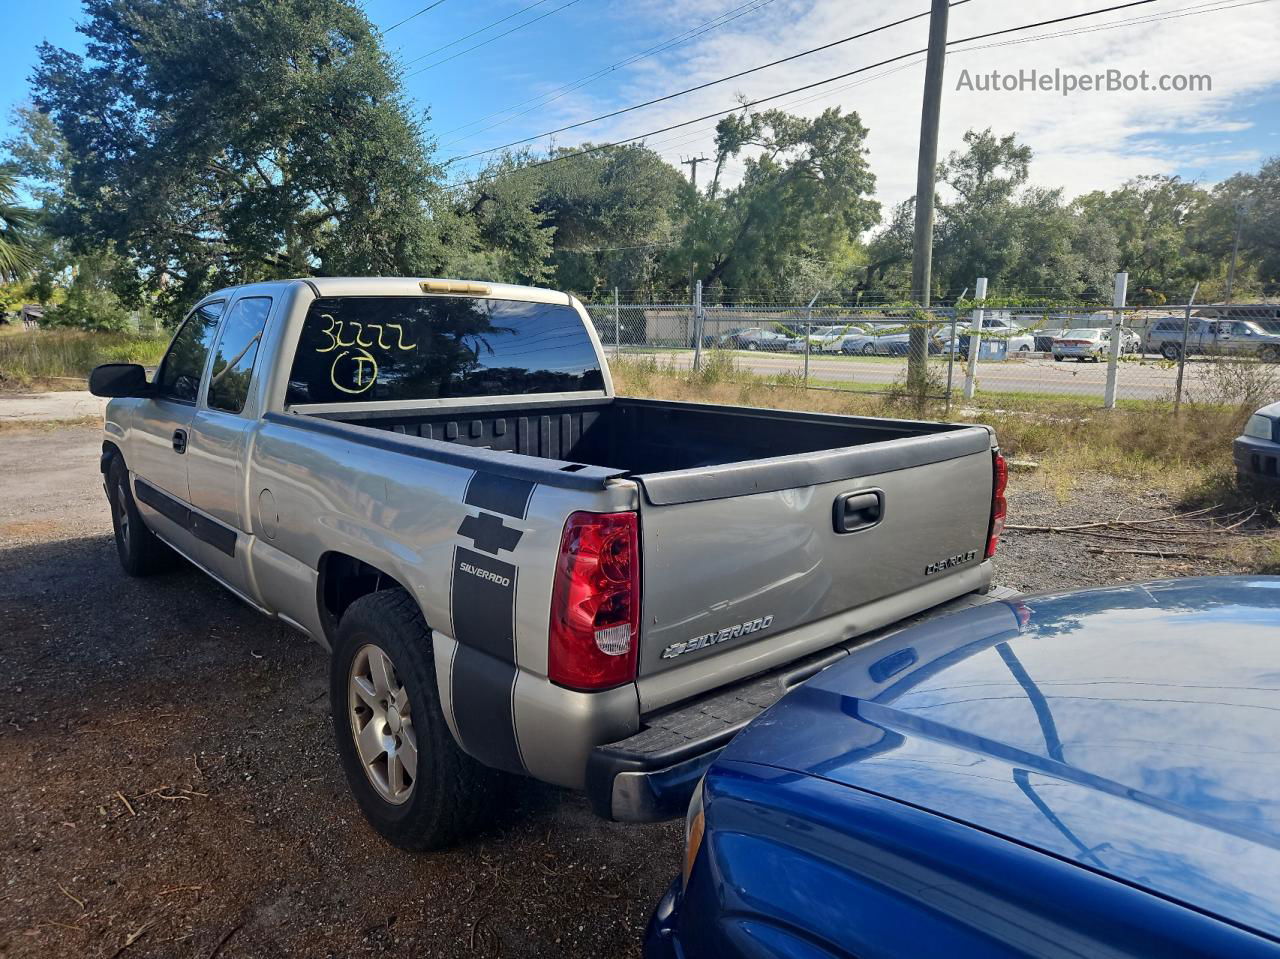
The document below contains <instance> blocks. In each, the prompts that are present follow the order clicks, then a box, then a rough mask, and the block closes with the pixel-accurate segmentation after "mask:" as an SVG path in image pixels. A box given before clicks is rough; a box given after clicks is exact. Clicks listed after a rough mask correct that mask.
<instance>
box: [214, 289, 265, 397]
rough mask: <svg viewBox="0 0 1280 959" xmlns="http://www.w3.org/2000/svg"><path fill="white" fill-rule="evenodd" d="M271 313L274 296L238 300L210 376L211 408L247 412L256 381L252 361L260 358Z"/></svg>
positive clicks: (226, 324) (222, 337) (229, 317)
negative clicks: (263, 329)
mask: <svg viewBox="0 0 1280 959" xmlns="http://www.w3.org/2000/svg"><path fill="white" fill-rule="evenodd" d="M270 312H271V297H269V296H251V297H248V298H246V299H243V300H237V301H236V305H235V306H233V307H232V308H231V312H230V313H228V314H227V319H226V322H224V323H223V324H222V336H221V337H219V339H218V348H217V350H216V351H215V352H214V354H213V371H212V373H211V374H210V376H209V399H208V401H207V402H208V404H209V408H210V409H214V410H222V411H223V412H225V413H239V412H240V411H241V410H243V409H244V401H245V399H246V398H247V397H248V396H249V381H250V380H251V379H252V378H253V361H254V360H255V359H256V358H257V356H258V344H259V343H260V342H261V340H262V328H263V327H264V326H266V323H267V314H268V313H270Z"/></svg>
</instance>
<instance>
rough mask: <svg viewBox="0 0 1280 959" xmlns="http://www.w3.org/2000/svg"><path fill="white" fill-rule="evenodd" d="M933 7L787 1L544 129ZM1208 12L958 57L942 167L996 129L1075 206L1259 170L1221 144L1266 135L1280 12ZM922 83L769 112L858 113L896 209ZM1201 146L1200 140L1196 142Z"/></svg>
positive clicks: (751, 92) (984, 27) (911, 41)
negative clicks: (1092, 77) (998, 74)
mask: <svg viewBox="0 0 1280 959" xmlns="http://www.w3.org/2000/svg"><path fill="white" fill-rule="evenodd" d="M734 5H736V0H720V2H714V3H713V2H701V3H699V2H689V0H643V2H642V3H637V4H633V5H630V6H629V7H628V8H627V9H629V11H630V14H631V15H634V16H638V17H641V16H642V17H645V18H647V19H649V20H651V21H656V22H661V23H662V24H663V26H664V30H670V31H671V32H672V33H675V32H678V31H679V30H680V29H683V28H685V27H687V26H689V25H690V24H692V23H696V22H697V21H699V20H702V19H706V18H707V17H709V16H714V15H715V14H717V13H720V12H723V11H724V10H727V9H728V8H729V7H730V6H734ZM1097 5H1098V0H1068V2H1065V3H1063V2H1053V0H1026V2H1020V3H1017V4H1010V3H992V2H981V3H972V4H965V5H962V6H959V7H956V8H954V9H953V10H952V14H951V23H950V30H949V33H950V36H951V37H952V38H953V39H954V38H959V37H964V36H971V35H975V34H980V33H985V32H988V31H991V30H998V29H1002V28H1004V27H1008V26H1013V25H1016V24H1020V23H1026V22H1030V21H1034V20H1040V19H1048V18H1053V17H1061V16H1066V15H1069V14H1073V13H1079V12H1084V11H1087V10H1089V9H1091V8H1092V7H1095V6H1097ZM924 6H925V3H924V0H914V2H913V3H912V4H911V6H910V7H904V5H903V4H902V3H901V2H888V0H868V2H865V3H856V4H854V3H850V2H848V0H812V2H807V0H775V2H774V3H772V4H770V5H769V7H767V8H765V10H763V11H761V12H760V13H757V14H753V15H751V16H749V17H744V18H742V19H741V20H738V21H735V22H734V23H733V24H731V25H729V26H727V27H724V28H721V29H719V30H716V31H713V32H711V33H708V34H707V35H705V36H704V37H702V38H700V39H699V40H697V41H695V42H694V43H693V44H690V45H689V46H688V47H685V48H683V49H682V50H681V51H680V52H679V53H676V54H667V55H666V56H664V57H663V58H661V59H655V60H647V61H644V62H642V63H640V64H636V65H635V66H634V67H632V68H630V69H629V70H628V72H627V79H626V81H625V82H624V83H622V84H621V85H620V86H618V87H616V88H615V89H614V90H613V91H611V95H610V96H609V97H608V98H601V97H600V96H599V94H597V93H593V92H592V88H590V87H588V88H585V89H583V90H580V91H576V92H575V93H573V94H571V95H570V96H566V97H564V98H563V99H561V100H559V101H557V102H556V103H555V104H553V105H552V106H550V107H548V108H547V109H546V110H545V111H544V112H541V113H540V114H539V116H540V118H542V119H545V120H547V121H548V125H551V124H554V123H557V122H559V121H561V120H563V121H572V120H576V119H579V118H581V117H583V116H591V115H592V112H593V111H594V112H597V113H598V112H605V111H606V110H608V109H609V108H610V107H611V106H612V107H616V106H618V105H623V104H628V103H632V102H636V101H640V100H644V99H648V98H651V97H653V96H658V95H661V94H663V93H666V92H668V91H670V90H673V89H680V88H682V87H686V86H691V85H693V84H696V83H699V82H704V81H706V80H710V79H714V78H716V77H719V76H722V75H724V74H725V73H727V72H731V71H732V70H734V69H745V68H747V67H749V66H754V65H757V64H760V63H764V62H766V61H768V60H771V59H776V58H778V57H780V56H785V55H787V54H790V53H794V52H797V51H799V50H803V49H805V48H808V47H812V46H817V45H819V44H821V43H825V42H830V41H831V40H832V39H835V38H839V37H843V36H848V35H850V34H853V33H856V32H858V31H860V30H865V29H867V28H869V27H872V26H875V25H878V24H881V23H884V22H887V21H890V20H894V19H899V18H901V17H903V16H905V15H909V14H910V13H911V12H914V11H915V10H917V9H922V8H923V7H924ZM1206 6H1207V4H1205V3H1204V2H1197V0H1182V2H1179V3H1177V4H1176V5H1169V4H1164V3H1161V4H1158V5H1157V4H1152V5H1149V6H1144V7H1138V8H1135V9H1133V10H1128V11H1121V12H1116V13H1112V14H1107V15H1104V16H1101V17H1098V18H1097V19H1089V20H1084V21H1079V22H1078V23H1076V24H1063V25H1059V26H1058V27H1047V28H1041V29H1039V30H1037V31H1029V32H1028V33H1027V34H1018V35H1014V37H1011V38H1002V40H1003V39H1013V38H1021V37H1027V36H1037V35H1044V34H1049V35H1052V34H1061V33H1063V32H1064V31H1082V32H1074V33H1072V34H1070V35H1062V36H1045V37H1044V38H1043V39H1038V40H1036V41H1035V42H1027V43H1018V44H1008V43H1003V42H1002V40H993V41H984V42H982V46H983V47H985V48H984V49H977V50H971V51H967V52H966V51H965V50H963V49H958V50H955V51H953V52H952V53H951V54H950V55H949V57H948V63H947V78H946V82H945V86H944V89H945V94H944V99H943V107H942V128H941V141H940V148H939V152H940V155H941V156H945V155H946V153H947V152H948V151H949V150H952V149H955V148H957V147H958V146H960V145H961V137H962V135H963V133H964V131H965V130H967V129H970V128H982V127H987V126H990V127H992V128H994V130H995V131H996V132H998V133H1001V134H1004V133H1014V132H1016V133H1017V134H1018V136H1019V137H1020V138H1021V139H1022V140H1023V141H1024V142H1026V143H1028V144H1029V145H1030V146H1031V147H1032V148H1033V149H1034V151H1035V154H1036V159H1035V161H1034V163H1033V167H1032V175H1033V180H1034V182H1036V183H1037V184H1039V185H1043V186H1053V187H1056V186H1062V187H1065V188H1066V190H1067V192H1068V194H1070V195H1074V194H1078V193H1083V192H1087V191H1089V190H1093V189H1106V188H1111V187H1114V186H1116V185H1118V184H1120V183H1121V182H1123V181H1124V180H1126V179H1128V178H1130V177H1133V176H1137V175H1139V174H1144V173H1173V172H1179V171H1187V170H1195V169H1198V168H1214V167H1221V166H1222V165H1223V164H1225V163H1237V164H1239V165H1240V166H1248V165H1252V164H1255V163H1256V162H1258V160H1259V159H1260V157H1259V156H1258V155H1257V154H1256V152H1255V151H1249V150H1241V149H1240V148H1239V146H1238V145H1236V144H1233V143H1230V142H1222V141H1221V135H1222V134H1231V133H1239V132H1243V131H1246V130H1248V129H1250V128H1251V126H1252V125H1253V122H1252V121H1251V120H1250V118H1249V117H1248V116H1247V115H1246V111H1247V109H1248V108H1249V107H1250V106H1256V104H1255V103H1254V102H1253V101H1254V100H1255V99H1256V97H1257V95H1258V94H1259V93H1260V92H1262V91H1267V90H1274V89H1275V88H1276V87H1277V85H1280V58H1277V57H1276V54H1275V51H1276V50H1277V49H1280V15H1278V14H1277V7H1276V6H1275V5H1273V4H1272V3H1260V4H1253V5H1249V6H1237V7H1235V8H1234V9H1219V10H1215V11H1213V12H1207V13H1203V14H1201V15H1198V16H1179V15H1178V14H1179V11H1185V10H1187V9H1189V8H1201V9H1203V8H1205V7H1206ZM1136 16H1141V17H1160V18H1166V19H1158V20H1153V21H1151V22H1149V23H1146V24H1144V25H1136V26H1124V27H1118V28H1116V29H1099V28H1100V27H1102V26H1103V25H1104V24H1106V23H1111V22H1115V21H1118V20H1125V19H1130V18H1133V17H1136ZM1085 31H1087V32H1085ZM926 42H927V21H926V20H925V19H921V20H918V21H914V22H912V23H909V24H905V25H902V26H900V27H895V28H893V29H891V30H887V31H884V32H882V33H878V34H875V35H873V36H871V37H867V38H865V39H862V40H857V41H853V42H851V43H848V44H843V45H841V46H838V47H835V48H833V49H832V50H830V51H826V52H824V53H821V54H815V55H813V56H810V57H805V58H802V59H800V60H797V61H794V62H792V63H788V64H785V65H783V66H780V67H775V68H772V69H770V70H766V71H762V72H760V73H758V74H752V75H751V76H749V77H743V78H741V79H739V80H737V81H733V82H732V83H727V84H723V85H719V86H716V87H712V88H711V89H709V90H705V91H701V92H699V93H696V94H691V95H689V96H686V97H680V98H678V99H676V100H673V101H670V102H668V103H665V104H661V105H659V106H655V107H652V108H646V109H645V110H642V111H637V112H635V113H631V114H627V115H625V116H623V117H619V118H617V119H615V120H612V121H605V122H602V123H600V124H596V125H593V126H591V127H588V128H585V129H583V130H579V131H575V132H574V133H572V134H565V135H563V136H562V137H561V138H560V142H562V143H568V142H575V141H576V139H579V138H581V139H588V138H589V139H591V140H593V141H595V142H601V141H605V140H608V139H615V138H622V137H628V136H633V135H634V134H635V133H636V132H639V131H645V130H651V129H656V128H659V127H664V126H667V125H668V124H672V123H677V122H679V121H681V120H685V119H688V118H690V117H695V116H700V115H702V114H705V113H711V112H713V111H716V110H721V109H724V108H726V107H728V106H729V105H731V104H732V103H733V101H734V97H735V95H736V94H742V95H745V96H747V97H749V98H753V99H754V98H756V97H760V96H767V95H769V94H771V93H774V92H776V91H778V90H782V89H787V88H791V87H796V86H800V85H802V84H805V83H810V82H813V81H814V80H816V79H821V78H823V77H826V76H831V75H834V74H837V73H843V72H847V71H850V70H854V69H856V68H858V67H860V66H863V65H865V64H868V63H873V62H876V61H879V60H883V59H887V58H889V57H892V56H895V55H897V54H899V53H902V52H906V51H910V50H915V49H918V48H921V47H924V46H925V44H926ZM921 59H922V58H921ZM965 68H967V69H969V70H970V71H971V72H977V71H983V70H986V71H989V70H991V69H999V70H1001V71H1002V72H1016V71H1018V70H1024V69H1025V70H1030V69H1032V68H1034V69H1037V70H1040V71H1046V70H1047V71H1052V70H1053V69H1054V68H1060V69H1061V70H1064V71H1075V72H1079V73H1095V72H1098V71H1101V70H1107V69H1116V70H1120V71H1121V72H1123V73H1138V72H1139V71H1142V70H1146V71H1147V72H1148V73H1149V74H1151V75H1152V76H1153V77H1155V76H1158V75H1160V74H1163V73H1179V74H1193V73H1202V74H1209V75H1210V76H1211V77H1212V92H1206V93H1157V92H1135V93H1105V92H1095V93H1076V94H1074V95H1072V96H1069V97H1063V96H1061V95H1059V94H1056V93H1051V92H1016V93H1005V92H998V93H979V92H968V91H957V90H956V80H957V79H958V77H959V75H960V71H961V70H962V69H965ZM923 76H924V67H923V64H922V63H920V62H913V63H908V64H905V65H904V64H896V65H893V66H890V67H886V68H883V69H881V70H876V71H871V72H869V73H867V74H863V75H862V76H858V77H852V78H850V79H849V80H846V81H841V82H837V83H833V84H831V85H830V86H829V87H822V88H818V89H816V90H814V91H812V92H810V93H807V94H800V95H795V96H791V97H785V98H782V99H781V100H777V101H773V102H772V103H770V104H768V106H781V107H784V108H787V109H790V110H792V111H794V112H798V113H804V114H808V115H813V114H816V113H817V112H819V111H821V110H822V109H824V108H826V107H828V106H834V105H839V106H841V107H843V108H845V109H852V110H857V111H858V113H859V114H861V116H862V118H863V121H864V122H865V123H866V125H867V126H868V128H869V130H870V133H869V136H868V146H869V148H870V162H871V165H872V168H873V170H874V171H875V173H876V176H877V179H878V188H877V192H878V195H879V197H880V199H881V200H882V201H884V202H885V203H886V204H889V203H893V202H896V201H898V200H901V199H903V198H905V197H907V196H909V195H910V194H912V193H914V191H915V165H916V164H915V158H916V150H917V146H918V139H919V122H920V121H919V117H920V100H921V93H922V85H923ZM713 127H714V121H707V122H705V123H701V124H697V125H695V126H694V127H691V128H685V129H681V130H676V131H672V132H670V133H667V134H662V135H659V136H655V137H652V138H651V139H650V140H649V143H650V145H651V146H653V147H654V148H655V149H658V150H659V151H660V152H662V153H663V155H664V156H666V157H667V158H668V159H669V160H671V161H673V162H675V161H678V160H679V159H680V157H681V156H689V155H694V154H698V153H703V154H709V153H710V152H712V149H713V133H712V128H713ZM1183 135H1186V137H1187V139H1186V142H1185V145H1179V146H1177V147H1173V146H1170V145H1169V144H1170V138H1173V139H1176V140H1177V141H1178V142H1179V143H1182V142H1183V141H1182V137H1183ZM1272 135H1274V133H1273V134H1272ZM1196 136H1198V137H1200V138H1201V139H1200V140H1199V141H1197V140H1195V139H1194V138H1195V137H1196ZM480 139H484V138H480ZM472 142H475V141H472ZM704 169H705V168H704ZM700 175H701V173H700ZM727 175H728V176H733V175H734V169H730V170H728V171H727Z"/></svg>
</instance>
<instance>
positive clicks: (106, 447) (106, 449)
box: [98, 440, 124, 476]
mask: <svg viewBox="0 0 1280 959" xmlns="http://www.w3.org/2000/svg"><path fill="white" fill-rule="evenodd" d="M116 456H118V457H120V458H121V459H124V454H123V453H122V452H120V447H118V446H116V444H115V443H112V442H111V441H110V440H103V441H102V458H101V459H100V460H98V469H99V470H101V471H102V475H103V476H106V475H107V470H108V469H110V468H111V460H112V459H113V458H114V457H116Z"/></svg>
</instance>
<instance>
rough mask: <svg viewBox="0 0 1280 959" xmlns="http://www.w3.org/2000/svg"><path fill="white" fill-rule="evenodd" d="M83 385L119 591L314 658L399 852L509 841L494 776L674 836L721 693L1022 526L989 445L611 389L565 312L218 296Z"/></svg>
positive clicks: (976, 583)
mask: <svg viewBox="0 0 1280 959" xmlns="http://www.w3.org/2000/svg"><path fill="white" fill-rule="evenodd" d="M90 388H91V389H92V390H93V392H94V393H95V394H96V395H98V396H108V397H112V400H111V402H110V403H109V404H108V405H107V411H106V424H105V433H104V436H103V443H102V458H101V461H100V468H101V471H102V475H103V479H104V487H105V491H106V493H107V496H108V502H109V504H110V506H111V513H112V523H113V528H114V531H115V540H116V548H117V552H118V554H119V558H120V562H121V564H122V566H123V567H124V569H125V571H126V572H127V573H129V574H132V575H144V574H147V573H151V572H156V571H158V570H161V569H164V568H166V567H167V566H169V565H171V564H172V562H173V552H176V553H178V554H180V555H181V556H184V557H186V558H187V559H188V560H190V562H191V563H192V564H194V565H195V566H197V567H199V568H200V569H202V570H204V571H205V572H207V573H208V574H209V575H210V576H212V577H213V578H214V579H215V580H217V581H218V582H219V583H221V584H222V585H224V586H226V587H227V588H228V589H229V590H230V591H231V592H232V593H234V594H235V595H236V596H238V597H239V598H240V599H242V600H244V601H245V602H246V603H248V604H249V605H250V606H252V607H254V608H255V609H257V610H259V611H260V612H263V613H265V614H266V615H268V616H272V617H274V618H276V619H278V620H279V621H281V622H283V623H285V624H287V625H289V626H291V627H293V628H295V629H297V630H299V631H300V632H302V633H303V634H305V635H306V636H308V637H310V638H311V639H313V640H315V641H316V642H317V643H319V644H320V645H322V646H323V647H325V648H327V649H329V650H330V651H331V652H332V657H331V659H330V687H329V690H330V692H329V694H330V713H331V715H332V717H333V722H334V734H335V739H336V743H337V747H338V751H339V754H340V758H341V761H342V764H343V767H344V771H345V773H346V776H347V781H348V783H349V784H350V786H351V789H352V791H353V793H354V794H355V796H356V799H357V801H358V803H359V805H360V807H361V809H362V810H363V811H364V813H365V815H366V817H367V818H368V819H369V821H370V822H371V823H372V824H373V826H374V827H375V828H376V829H377V830H378V831H380V832H381V833H382V834H383V835H384V836H385V837H387V838H388V839H389V840H390V841H392V842H394V843H397V844H399V845H401V846H404V847H405V848H410V849H420V848H424V847H428V846H439V845H443V844H447V843H450V842H454V841H458V840H460V839H461V838H463V837H465V836H466V835H468V834H469V833H470V832H471V831H472V830H474V829H476V828H478V827H480V826H482V825H484V824H485V823H486V822H488V821H490V818H491V816H492V814H493V811H494V806H495V804H496V803H497V802H498V801H499V800H500V798H501V796H502V791H501V790H500V789H498V788H497V786H498V785H499V777H498V776H497V774H496V773H495V770H496V771H502V772H509V773H515V774H524V775H529V776H532V777H535V778H538V779H541V780H544V781H546V782H549V783H554V784H557V785H561V786H565V787H569V788H574V789H583V790H586V791H587V793H588V795H589V796H590V798H591V801H592V804H593V808H595V809H596V810H597V811H598V812H599V813H600V814H601V815H603V816H606V817H609V818H612V819H617V820H651V819H659V818H663V817H665V816H669V815H678V814H679V813H680V812H682V811H683V809H684V806H685V805H686V803H687V799H688V795H689V792H690V790H691V789H692V786H693V783H694V782H695V781H696V779H697V777H698V775H699V774H700V773H701V772H702V770H703V769H705V768H706V766H707V765H708V764H709V763H710V761H711V759H712V757H713V756H714V754H715V751H716V750H717V749H718V748H719V747H720V746H721V745H723V740H722V739H721V738H720V736H721V733H722V729H720V728H717V727H714V726H708V725H705V724H704V720H705V718H706V716H707V712H706V710H707V708H708V702H709V701H710V700H712V699H714V698H715V697H716V696H723V697H725V698H726V701H727V702H729V703H731V704H734V705H732V708H733V709H734V710H736V712H735V715H738V716H741V715H743V709H744V705H743V702H742V701H741V699H740V695H739V694H740V689H739V686H738V685H737V684H740V683H741V682H743V681H744V680H747V678H748V677H760V676H762V675H768V674H769V673H770V671H783V672H786V673H793V672H794V671H795V669H796V666H795V664H796V663H797V661H799V660H802V659H804V658H805V657H808V656H810V655H811V654H813V653H814V651H815V650H818V649H825V648H828V647H831V646H833V645H836V644H838V643H841V642H844V641H846V640H847V639H849V638H850V637H852V636H856V635H861V634H865V633H866V632H868V631H870V630H874V629H877V628H879V627H881V626H884V625H886V624H888V623H890V622H893V621H895V620H897V619H898V618H900V617H902V616H904V615H909V614H911V613H914V612H917V611H919V610H922V609H926V608H929V607H932V606H934V605H936V604H938V603H941V602H945V601H947V600H949V599H952V598H953V597H956V596H961V595H964V594H966V593H970V592H973V591H975V590H984V589H985V588H986V587H987V585H988V583H989V582H990V579H991V569H992V564H991V556H992V554H993V552H994V550H995V544H996V541H997V537H998V536H999V533H1000V531H1001V529H1002V528H1003V523H1004V515H1005V501H1004V482H1005V477H1006V472H1005V468H1004V461H1003V459H1002V458H1001V457H1000V454H999V452H998V451H997V449H996V447H995V440H994V436H993V434H992V432H991V431H990V430H989V429H988V428H987V427H982V426H959V425H949V424H933V423H922V422H912V421H905V420H890V419H875V418H861V417H846V416H832V415H821V414H810V413H799V412H785V411H776V410H757V409H750V408H746V407H734V406H713V405H699V404H692V403H671V402H661V401H652V400H639V399H626V398H622V397H618V396H616V395H615V394H614V391H613V384H612V380H611V378H610V375H609V369H608V365H607V364H606V362H605V356H604V354H603V351H602V350H601V346H600V343H599V340H598V339H597V337H596V335H595V331H594V328H593V326H592V324H591V322H590V320H589V319H588V317H587V314H586V311H585V310H584V309H583V307H582V305H581V304H580V303H579V302H578V301H577V300H576V299H574V298H573V297H572V296H569V295H567V294H564V293H556V292H553V291H551V290H543V289H534V288H530V287H518V286H505V285H497V284H493V285H491V284H482V283H468V282H461V281H455V280H434V279H424V280H419V279H406V278H389V277H388V278H341V277H324V278H314V279H303V280H287V281H275V282H268V283H260V284H255V285H251V286H243V287H237V288H233V289H225V290H220V291H218V292H216V293H212V294H210V295H209V296H207V297H205V298H204V299H203V300H201V301H200V302H199V303H198V304H196V306H195V309H194V310H193V311H192V312H191V313H190V314H189V315H188V316H187V317H186V319H185V320H184V321H183V323H182V324H181V326H180V327H179V329H178V332H177V333H176V334H175V336H174V339H173V341H172V343H171V345H170V347H169V349H168V351H167V352H166V354H165V356H164V358H163V360H162V361H161V363H160V366H159V369H158V370H157V372H156V374H155V377H154V379H152V380H150V381H148V379H147V375H146V372H145V371H144V370H143V368H142V367H141V366H136V365H132V364H108V365H105V366H100V367H98V368H97V369H95V370H94V371H93V373H92V375H91V377H90ZM171 551H172V552H171ZM940 556H941V557H946V561H945V562H940V559H939V557H940ZM167 615H170V613H169V611H165V610H157V616H160V617H163V616H167ZM752 681H754V680H752ZM748 711H749V710H748ZM700 724H703V725H700Z"/></svg>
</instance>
